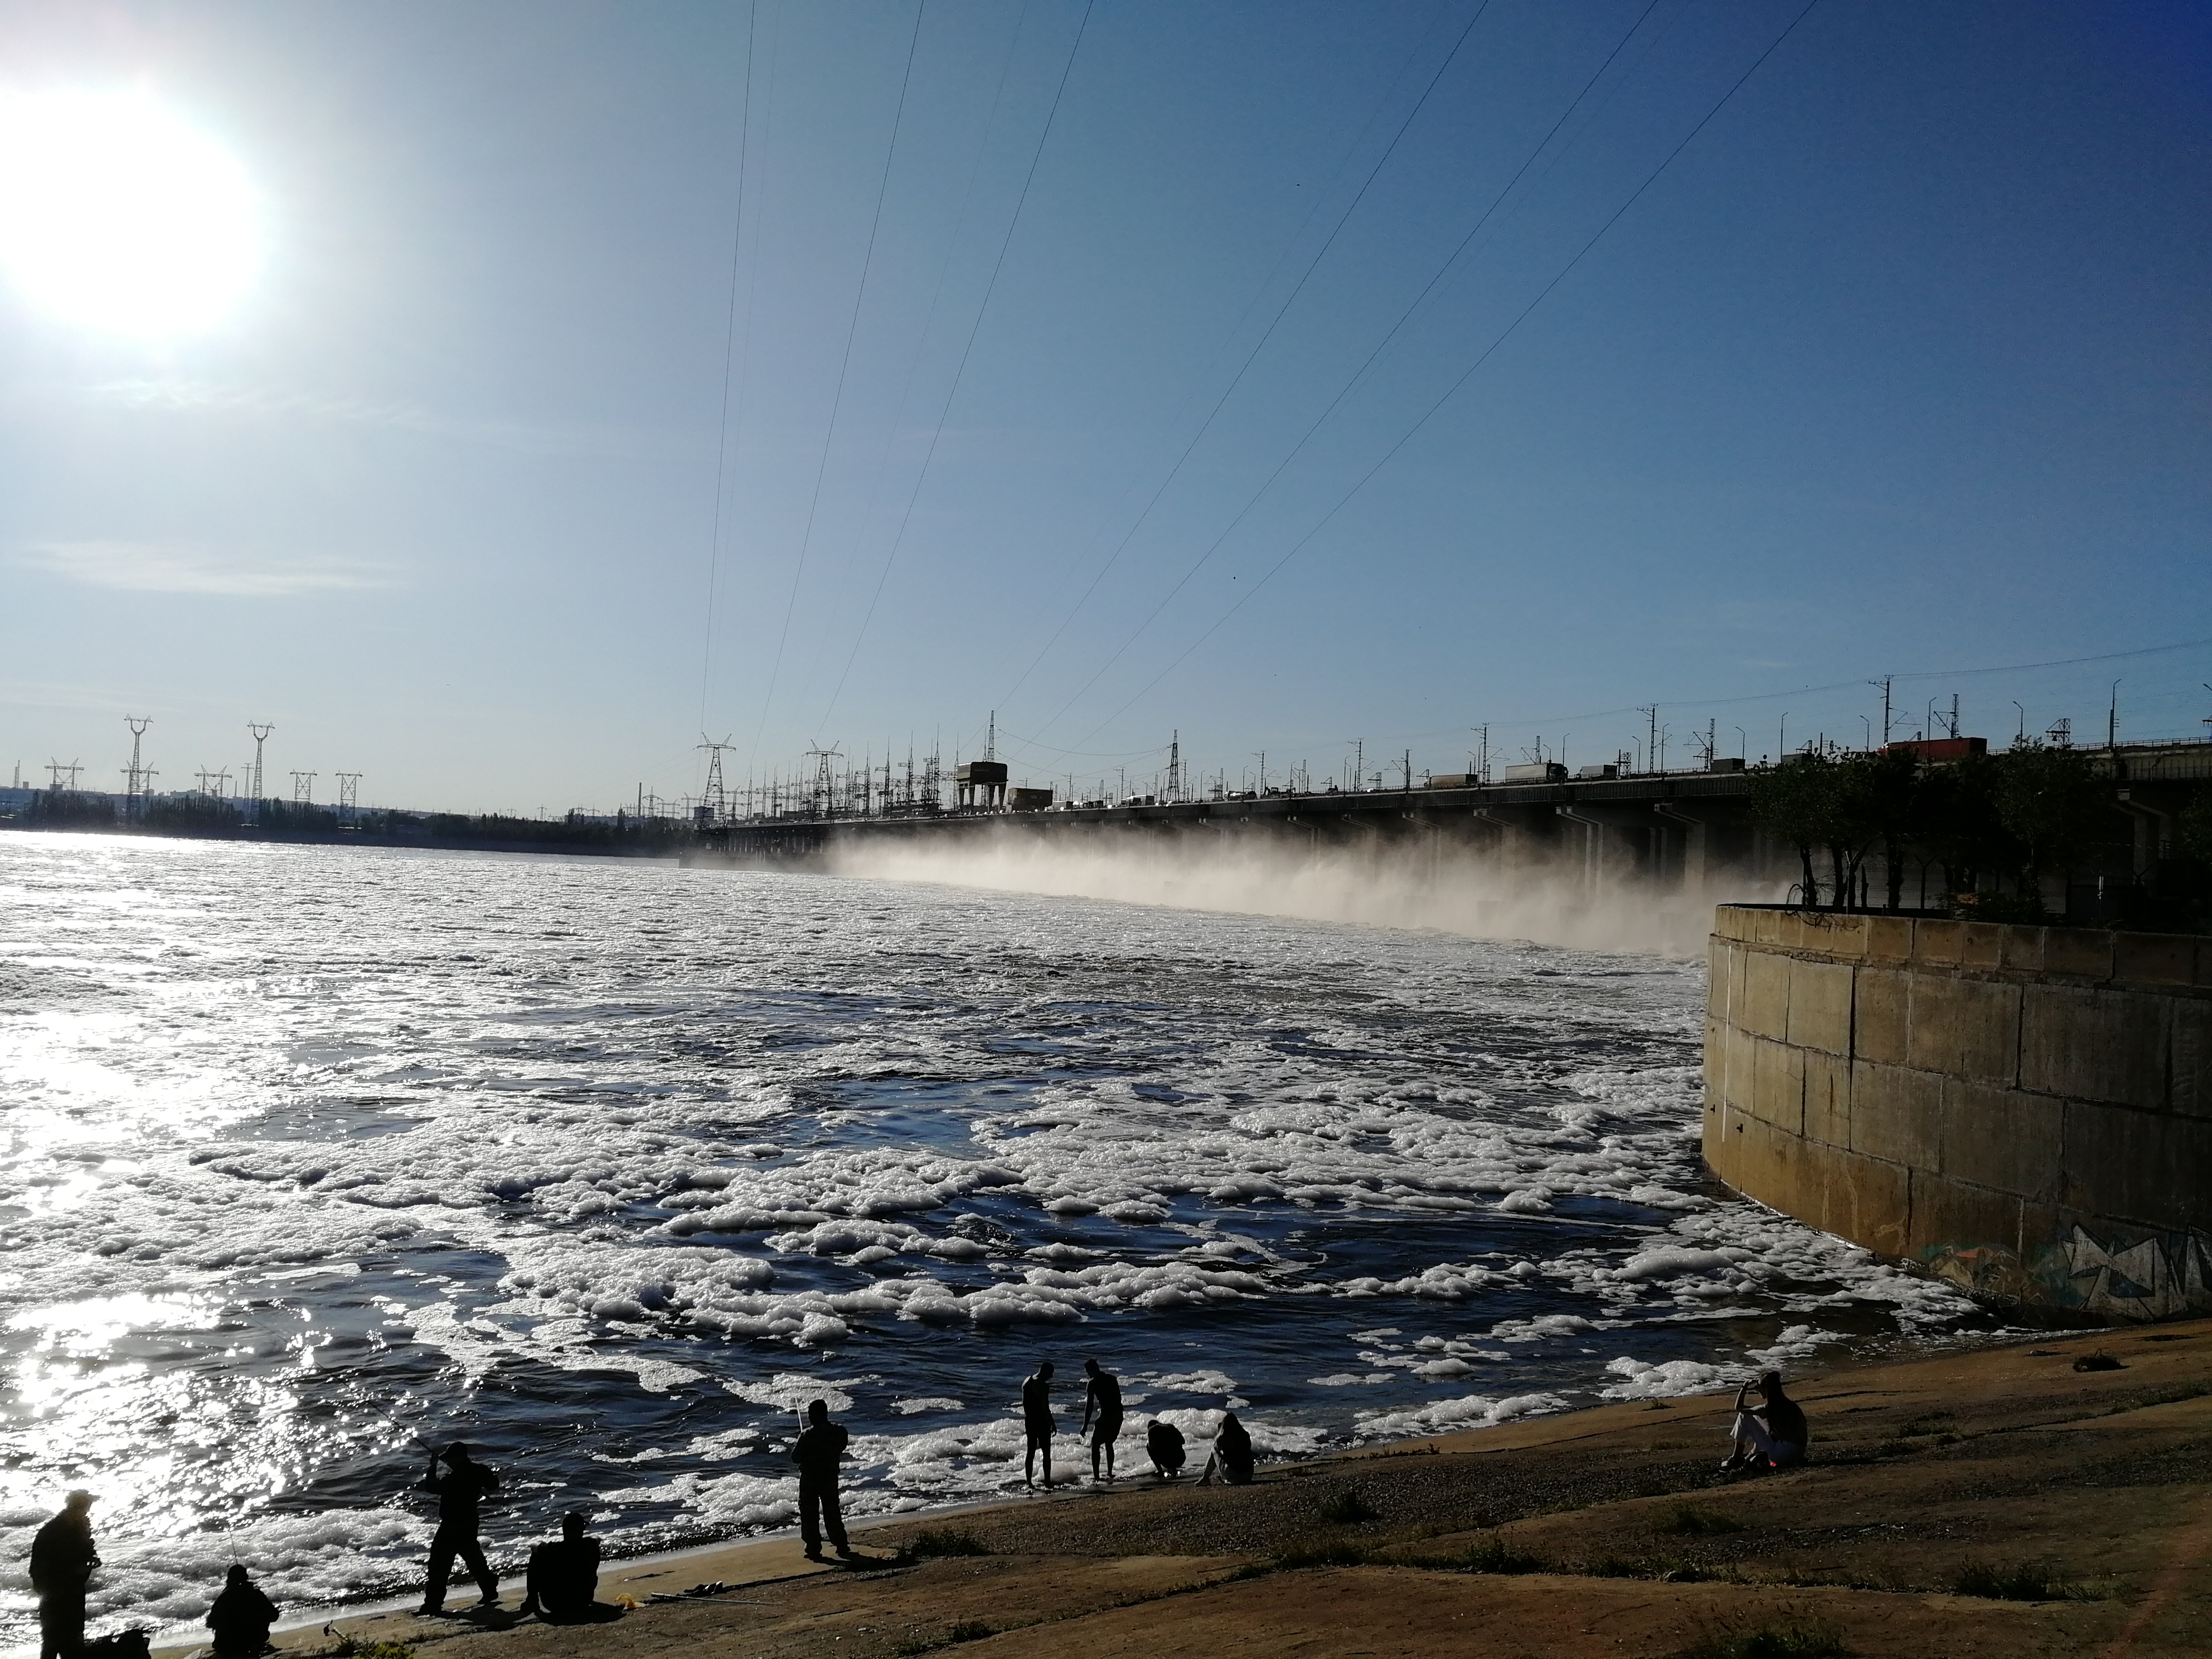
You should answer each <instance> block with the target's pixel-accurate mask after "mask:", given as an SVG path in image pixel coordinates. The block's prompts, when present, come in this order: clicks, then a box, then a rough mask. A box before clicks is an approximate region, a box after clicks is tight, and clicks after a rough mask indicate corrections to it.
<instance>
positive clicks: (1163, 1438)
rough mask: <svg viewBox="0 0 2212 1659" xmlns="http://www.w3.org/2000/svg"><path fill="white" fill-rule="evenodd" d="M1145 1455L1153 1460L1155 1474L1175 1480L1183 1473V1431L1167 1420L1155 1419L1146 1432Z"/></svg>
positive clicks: (1164, 1478) (1163, 1478) (1165, 1478)
mask: <svg viewBox="0 0 2212 1659" xmlns="http://www.w3.org/2000/svg"><path fill="white" fill-rule="evenodd" d="M1145 1455H1146V1456H1147V1457H1150V1458H1151V1459H1152V1473H1153V1474H1157V1475H1158V1476H1159V1477H1160V1478H1161V1479H1162V1480H1174V1479H1175V1478H1176V1476H1177V1475H1179V1474H1182V1463H1183V1450H1182V1430H1181V1429H1179V1428H1177V1427H1176V1425H1174V1424H1172V1423H1170V1422H1169V1421H1168V1420H1167V1419H1165V1418H1162V1417H1156V1418H1154V1419H1152V1422H1151V1424H1150V1425H1148V1426H1147V1427H1146V1430H1145Z"/></svg>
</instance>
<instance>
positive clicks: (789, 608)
mask: <svg viewBox="0 0 2212 1659" xmlns="http://www.w3.org/2000/svg"><path fill="white" fill-rule="evenodd" d="M928 9H929V0H918V3H917V4H916V5H915V9H914V29H913V32H912V33H909V34H908V36H907V42H906V68H905V70H904V71H903V72H902V74H901V75H900V76H899V95H898V109H897V112H896V113H895V114H894V115H893V116H892V117H891V139H890V143H889V144H888V145H886V146H885V147H884V171H883V176H882V177H881V178H880V179H878V180H877V181H876V210H875V214H874V216H872V218H870V220H869V221H868V247H867V252H866V253H865V254H863V255H862V256H861V259H860V286H859V287H858V288H856V289H854V291H853V313H852V315H851V316H850V317H848V318H847V319H846V320H845V350H844V354H843V356H841V357H840V358H839V359H838V360H837V390H836V392H835V393H833V394H832V396H831V398H830V399H829V428H828V429H827V430H826V431H824V432H823V435H822V459H821V460H820V461H819V462H817V464H816V465H815V468H814V493H813V495H812V497H811V499H810V500H809V501H808V502H807V504H806V529H805V532H804V533H803V534H802V535H801V536H800V538H799V562H798V564H797V565H796V566H794V567H793V570H792V573H791V592H790V594H789V596H788V597H787V598H786V599H785V600H784V604H783V627H782V629H781V630H780V631H779V632H778V633H777V635H776V640H775V659H774V661H773V662H772V663H771V664H770V665H769V674H768V695H767V696H764V697H763V698H762V699H761V713H760V722H759V724H758V725H757V726H754V727H753V745H752V750H750V752H749V753H748V754H747V755H746V757H745V764H746V765H747V766H748V767H750V766H751V764H752V763H753V758H754V757H755V756H756V755H757V754H758V753H759V750H760V740H761V733H762V732H763V730H765V729H766V727H767V726H768V716H769V709H770V708H773V707H774V706H775V687H776V681H777V679H778V678H780V677H781V674H782V672H783V653H784V648H785V647H786V646H787V644H788V643H789V642H790V640H791V617H792V612H793V611H795V610H796V609H797V608H798V605H799V582H800V581H801V580H802V579H803V578H804V577H805V574H806V555H807V551H808V550H809V549H811V547H812V546H813V545H814V519H815V514H816V513H817V512H819V511H820V509H821V507H822V480H823V477H824V476H825V475H826V474H827V473H828V472H829V450H830V447H831V446H832V445H833V444H834V443H835V442H836V437H837V416H838V415H839V413H840V412H841V411H842V410H843V409H844V406H845V376H846V373H847V371H848V370H849V369H850V368H852V366H853V341H854V337H855V336H856V335H858V334H859V332H860V302H861V301H863V300H865V299H866V297H867V293H868V274H869V272H870V271H871V270H873V269H874V268H875V263H876V234H877V232H878V231H879V230H880V229H881V228H883V222H884V197H885V196H886V195H887V194H889V193H890V182H891V163H892V161H894V160H896V158H897V155H898V140H899V129H900V128H901V127H902V126H903V125H905V122H906V94H907V88H908V87H909V86H911V85H912V84H913V82H914V52H915V46H916V45H918V44H919V43H920V41H921V19H922V14H923V13H924V12H926V11H927V10H928Z"/></svg>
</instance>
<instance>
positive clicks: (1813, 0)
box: [1079, 0, 1820, 743]
mask: <svg viewBox="0 0 2212 1659" xmlns="http://www.w3.org/2000/svg"><path fill="white" fill-rule="evenodd" d="M1819 4H1820V0H1806V3H1805V5H1804V7H1803V9H1801V10H1800V11H1799V12H1798V13H1797V15H1796V16H1795V17H1793V18H1791V19H1790V21H1789V23H1788V24H1787V25H1786V26H1785V27H1784V29H1783V31H1782V33H1779V34H1778V35H1776V36H1775V37H1774V39H1773V40H1772V41H1771V43H1770V44H1769V45H1768V46H1767V48H1766V50H1765V51H1764V52H1760V53H1759V56H1758V57H1757V58H1754V59H1753V61H1752V64H1751V67H1750V68H1749V69H1747V70H1744V72H1743V73H1742V74H1741V75H1740V76H1737V77H1736V79H1735V82H1733V83H1732V84H1731V85H1730V86H1729V89H1728V90H1727V91H1726V92H1723V94H1721V95H1720V98H1719V100H1717V102H1716V103H1715V104H1714V105H1713V106H1712V107H1711V108H1710V109H1708V110H1707V111H1706V112H1705V114H1704V115H1703V116H1702V117H1700V118H1699V121H1698V124H1697V125H1695V126H1693V127H1692V128H1691V129H1690V131H1688V132H1687V133H1686V134H1685V135H1684V136H1683V137H1682V140H1681V142H1680V143H1677V144H1676V145H1675V146H1674V149H1671V150H1669V151H1668V152H1667V155H1666V158H1665V159H1664V160H1663V161H1661V162H1660V163H1659V165H1658V166H1657V167H1654V168H1652V170H1651V171H1650V173H1647V174H1646V175H1645V176H1644V182H1643V183H1642V184H1640V185H1637V187H1636V188H1635V190H1633V191H1631V192H1630V194H1629V197H1628V199H1627V200H1626V201H1624V202H1623V203H1622V204H1620V206H1619V207H1617V208H1615V209H1614V210H1613V212H1612V214H1611V215H1610V216H1608V217H1607V220H1606V222H1604V223H1603V224H1601V225H1600V226H1599V227H1598V228H1597V229H1596V230H1595V232H1594V233H1593V234H1591V236H1590V237H1589V240H1587V241H1585V242H1584V243H1583V245H1582V246H1581V247H1579V248H1577V250H1576V251H1575V254H1574V257H1573V258H1571V259H1569V260H1568V261H1567V262H1566V264H1564V265H1562V266H1560V267H1559V270H1558V272H1557V273H1556V274H1555V275H1554V276H1553V277H1552V279H1551V281H1549V282H1548V283H1545V284H1544V286H1543V287H1542V288H1541V289H1539V290H1538V291H1537V294H1536V297H1535V298H1534V299H1533V300H1531V301H1528V304H1527V305H1526V306H1524V307H1522V309H1521V311H1520V313H1518V314H1517V315H1516V317H1515V318H1514V319H1513V320H1512V321H1511V322H1510V323H1508V324H1507V325H1505V326H1504V329H1503V330H1501V331H1499V332H1498V336H1497V337H1495V338H1494V339H1492V341H1491V343H1489V344H1488V345H1487V346H1486V347H1484V348H1483V349H1482V352H1481V354H1480V356H1477V357H1476V358H1475V360H1474V362H1472V363H1469V364H1468V366H1467V368H1465V369H1463V370H1462V372H1461V374H1460V375H1459V378H1458V379H1456V380H1454V381H1453V382H1452V383H1451V385H1450V386H1447V387H1446V388H1445V389H1444V391H1443V395H1442V396H1440V397H1438V398H1437V399H1436V401H1435V402H1433V403H1431V404H1430V405H1429V406H1428V408H1427V409H1426V410H1424V411H1423V412H1422V414H1421V416H1420V418H1419V420H1417V421H1415V422H1413V425H1412V426H1410V427H1408V428H1407V429H1406V431H1405V432H1404V434H1403V435H1401V436H1400V438H1399V439H1398V441H1396V442H1395V443H1394V444H1392V445H1391V446H1390V447H1389V448H1388V449H1386V450H1385V451H1383V454H1382V457H1381V458H1380V459H1378V460H1376V463H1375V464H1374V465H1372V466H1370V467H1369V468H1368V469H1367V471H1364V473H1362V474H1361V475H1360V476H1359V477H1358V481H1357V482H1355V483H1353V484H1352V487H1351V488H1350V489H1347V490H1346V491H1345V492H1344V493H1343V494H1342V495H1340V496H1338V497H1337V499H1336V503H1335V505H1334V506H1333V507H1330V508H1329V509H1328V512H1327V513H1323V514H1322V517H1321V519H1320V520H1319V521H1318V522H1317V523H1316V524H1315V526H1313V528H1312V529H1310V530H1309V531H1307V532H1306V533H1305V534H1304V535H1303V536H1301V537H1300V538H1298V539H1297V541H1296V542H1294V543H1292V544H1291V547H1290V549H1289V550H1288V551H1286V552H1285V554H1284V555H1283V556H1282V557H1281V558H1279V559H1278V560H1276V561H1275V562H1274V563H1273V565H1271V566H1269V567H1268V569H1267V574H1265V575H1263V576H1261V578H1260V580H1258V581H1256V582H1255V583H1253V584H1252V586H1251V587H1250V588H1249V589H1248V590H1247V591H1246V592H1244V593H1243V596H1242V597H1240V598H1239V599H1237V602H1236V603H1235V604H1234V605H1231V606H1230V607H1229V609H1228V610H1226V611H1224V612H1222V614H1221V615H1220V617H1218V618H1217V619H1216V620H1215V621H1214V623H1213V624H1212V626H1211V627H1210V628H1208V629H1206V632H1204V633H1203V634H1200V635H1199V636H1198V637H1197V638H1196V639H1194V640H1193V641H1191V642H1190V643H1189V644H1188V645H1187V646H1185V647H1183V649H1182V653H1180V654H1179V655H1177V656H1176V659H1174V660H1173V661H1172V662H1170V663H1169V664H1168V665H1167V666H1166V667H1165V668H1163V669H1162V670H1160V671H1159V672H1158V673H1157V674H1155V675H1154V676H1153V677H1152V678H1151V679H1150V680H1148V681H1146V684H1145V685H1144V688H1143V689H1142V690H1139V691H1138V692H1137V694H1136V695H1135V696H1133V697H1131V698H1130V699H1129V700H1128V701H1127V702H1124V703H1123V704H1122V705H1121V708H1117V709H1115V711H1114V713H1113V714H1109V715H1108V716H1107V717H1106V719H1105V720H1101V721H1100V722H1099V723H1098V725H1097V726H1094V727H1092V728H1091V731H1090V732H1087V733H1086V734H1085V736H1084V737H1083V738H1081V739H1079V741H1081V742H1084V743H1088V742H1090V741H1091V738H1095V737H1097V735H1098V733H1099V732H1102V731H1103V730H1105V728H1106V727H1107V726H1110V725H1111V724H1112V723H1113V722H1114V721H1115V720H1119V719H1120V718H1121V716H1122V715H1123V714H1127V712H1128V710H1129V709H1130V708H1133V706H1134V705H1135V704H1136V702H1138V700H1139V698H1142V697H1144V696H1146V695H1147V694H1148V693H1150V692H1151V690H1152V688H1153V687H1154V686H1156V685H1158V684H1159V683H1160V682H1161V681H1162V680H1164V679H1165V678H1167V677H1168V676H1169V675H1170V674H1171V673H1173V672H1174V671H1176V669H1177V668H1179V667H1181V666H1182V664H1183V663H1184V662H1185V661H1186V660H1187V659H1188V658H1189V656H1190V655H1191V653H1193V652H1194V651H1196V650H1197V649H1198V647H1200V646H1201V645H1203V644H1205V643H1206V641H1208V640H1210V639H1212V637H1213V635H1215V634H1217V633H1218V632H1219V631H1220V629H1222V627H1223V626H1224V625H1225V624H1226V623H1228V622H1229V620H1230V619H1231V617H1234V616H1236V614H1237V612H1238V611H1242V610H1243V608H1244V607H1245V606H1246V605H1249V604H1250V603H1251V602H1252V599H1253V596H1254V595H1255V594H1256V593H1258V592H1259V591H1260V590H1261V588H1263V587H1265V586H1267V584H1268V583H1269V582H1271V581H1273V580H1274V579H1275V577H1276V575H1277V574H1279V573H1280V572H1281V570H1282V568H1283V567H1284V566H1285V565H1287V564H1289V563H1290V562H1291V560H1292V559H1294V558H1296V557H1297V556H1298V554H1299V553H1300V552H1301V551H1302V550H1304V548H1305V546H1306V545H1307V544H1309V543H1310V542H1311V541H1312V540H1313V539H1314V538H1315V537H1316V536H1318V535H1320V534H1321V532H1322V531H1323V530H1325V529H1327V528H1328V526H1329V525H1330V524H1331V523H1332V522H1333V521H1334V520H1335V518H1336V515H1337V514H1338V513H1341V512H1342V511H1343V510H1344V509H1345V507H1346V506H1347V505H1348V504H1349V503H1350V502H1351V501H1352V497H1353V496H1355V495H1358V494H1359V492H1360V491H1361V490H1363V489H1365V488H1366V487H1367V485H1368V483H1369V482H1370V480H1372V479H1373V478H1374V477H1375V475H1376V473H1378V472H1380V471H1382V470H1383V468H1384V467H1386V466H1388V465H1389V464H1390V462H1391V461H1392V459H1395V457H1396V455H1397V454H1398V453H1399V452H1400V451H1401V450H1402V449H1404V448H1405V447H1406V446H1407V444H1409V443H1411V442H1412V441H1413V439H1414V437H1415V436H1416V435H1418V434H1419V432H1420V431H1421V430H1422V428H1425V427H1426V426H1427V425H1428V423H1429V422H1431V420H1433V419H1434V418H1435V417H1436V416H1437V412H1438V411H1439V410H1442V409H1443V406H1444V405H1445V404H1448V403H1449V402H1450V401H1451V400H1452V399H1453V398H1455V397H1457V396H1458V395H1459V392H1460V389H1461V388H1462V386H1465V385H1466V384H1467V383H1468V381H1469V380H1472V379H1474V375H1475V374H1476V372H1477V371H1478V370H1479V369H1480V368H1482V366H1483V365H1484V364H1485V363H1487V362H1489V361H1490V360H1491V358H1492V356H1495V355H1496V354H1497V352H1498V348H1499V347H1501V346H1503V345H1504V343H1506V341H1508V340H1509V339H1510V338H1512V337H1513V335H1514V333H1515V332H1516V331H1517V330H1518V329H1519V328H1520V326H1521V325H1522V324H1523V323H1525V322H1527V321H1528V319H1529V317H1530V316H1531V315H1532V314H1534V312H1535V310H1536V308H1537V307H1539V306H1541V305H1542V304H1543V303H1544V301H1546V300H1547V299H1549V298H1550V297H1551V295H1552V293H1553V290H1554V289H1557V288H1558V287H1559V284H1560V283H1563V282H1565V280H1566V279H1567V277H1568V276H1569V275H1571V273H1572V272H1573V270H1575V268H1576V267H1577V265H1579V264H1582V262H1583V258H1585V257H1586V256H1588V254H1589V251H1590V250H1591V249H1592V248H1594V247H1595V246H1597V245H1598V243H1599V242H1601V240H1604V238H1605V235H1606V233H1607V232H1608V231H1610V230H1611V229H1612V228H1613V226H1615V225H1616V224H1618V223H1620V220H1621V218H1622V216H1624V215H1626V213H1627V211H1628V210H1629V209H1631V208H1632V207H1634V206H1635V205H1636V204H1637V203H1638V202H1639V201H1641V200H1642V199H1643V198H1644V192H1645V191H1648V190H1650V188H1651V186H1652V185H1654V184H1656V183H1657V182H1658V179H1659V176H1660V175H1661V174H1662V173H1665V172H1666V171H1667V169H1668V167H1672V166H1673V165H1674V159H1675V157H1677V156H1679V155H1681V153H1682V152H1683V151H1684V150H1686V149H1688V148H1689V147H1690V145H1691V143H1692V141H1694V140H1695V139H1696V137H1697V136H1698V135H1699V133H1701V132H1703V131H1705V128H1706V127H1707V126H1708V125H1711V121H1712V119H1713V118H1714V117H1715V116H1717V115H1718V114H1719V113H1720V112H1721V111H1722V110H1723V109H1725V108H1726V107H1727V106H1728V105H1729V101H1730V100H1732V99H1734V98H1735V95H1736V94H1737V93H1738V92H1740V91H1741V90H1742V89H1743V87H1744V84H1745V83H1746V82H1748V81H1749V80H1750V79H1751V77H1752V76H1754V75H1756V74H1758V73H1759V69H1760V67H1761V66H1762V65H1763V64H1765V62H1766V60H1767V59H1768V58H1771V57H1772V56H1773V55H1774V54H1775V53H1776V52H1778V51H1779V50H1780V49H1781V47H1782V44H1783V42H1784V41H1785V40H1789V38H1790V36H1791V35H1792V34H1794V33H1796V30H1797V26H1798V25H1799V24H1800V23H1802V22H1803V21H1805V19H1806V18H1807V17H1808V15H1811V13H1812V10H1813V9H1814V7H1815V6H1817V5H1819Z"/></svg>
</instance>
